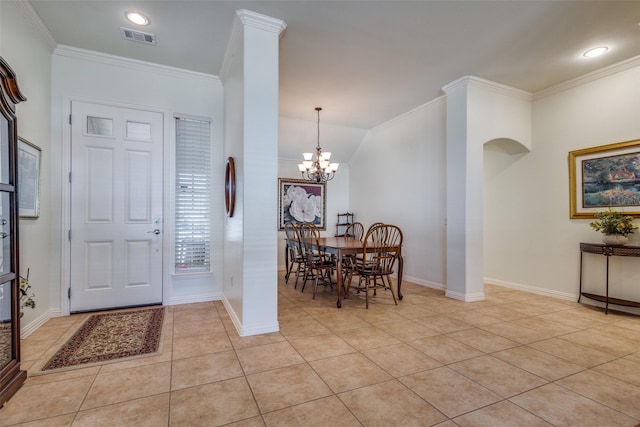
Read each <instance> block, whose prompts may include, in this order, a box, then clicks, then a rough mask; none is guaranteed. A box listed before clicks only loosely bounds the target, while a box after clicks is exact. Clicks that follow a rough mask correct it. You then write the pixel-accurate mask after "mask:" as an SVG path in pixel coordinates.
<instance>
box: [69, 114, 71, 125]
mask: <svg viewBox="0 0 640 427" xmlns="http://www.w3.org/2000/svg"><path fill="white" fill-rule="evenodd" d="M69 124H71V114H69Z"/></svg>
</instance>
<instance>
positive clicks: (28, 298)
mask: <svg viewBox="0 0 640 427" xmlns="http://www.w3.org/2000/svg"><path fill="white" fill-rule="evenodd" d="M30 289H31V283H29V269H27V277H22V276H20V317H22V316H24V311H22V309H24V308H25V307H29V308H36V300H35V299H34V298H35V296H36V294H34V293H33V292H31V293H29V290H30Z"/></svg>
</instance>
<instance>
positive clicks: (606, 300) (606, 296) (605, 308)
mask: <svg viewBox="0 0 640 427" xmlns="http://www.w3.org/2000/svg"><path fill="white" fill-rule="evenodd" d="M604 300H605V302H604V314H608V312H609V255H607V280H606V291H605V297H604Z"/></svg>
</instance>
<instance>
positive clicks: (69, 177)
mask: <svg viewBox="0 0 640 427" xmlns="http://www.w3.org/2000/svg"><path fill="white" fill-rule="evenodd" d="M69 184H71V172H69Z"/></svg>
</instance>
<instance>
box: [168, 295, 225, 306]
mask: <svg viewBox="0 0 640 427" xmlns="http://www.w3.org/2000/svg"><path fill="white" fill-rule="evenodd" d="M221 299H222V294H220V293H212V294H202V295H195V296H189V297H174V298H169V299H167V300H166V301H163V302H162V305H178V304H193V303H196V302H207V301H220V300H221Z"/></svg>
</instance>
